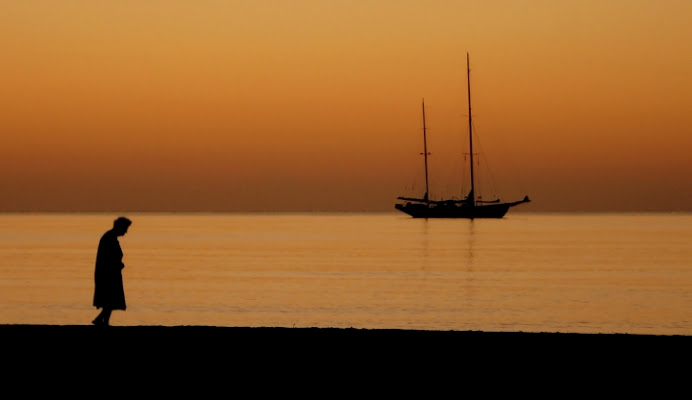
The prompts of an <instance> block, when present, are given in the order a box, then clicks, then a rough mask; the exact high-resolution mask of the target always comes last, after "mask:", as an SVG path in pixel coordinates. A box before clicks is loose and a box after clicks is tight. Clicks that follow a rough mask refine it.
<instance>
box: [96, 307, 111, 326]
mask: <svg viewBox="0 0 692 400" xmlns="http://www.w3.org/2000/svg"><path fill="white" fill-rule="evenodd" d="M111 311H112V310H111V309H109V308H102V309H101V312H100V313H99V315H97V316H96V319H94V320H93V321H91V323H92V324H94V325H108V322H109V320H110V318H111Z"/></svg>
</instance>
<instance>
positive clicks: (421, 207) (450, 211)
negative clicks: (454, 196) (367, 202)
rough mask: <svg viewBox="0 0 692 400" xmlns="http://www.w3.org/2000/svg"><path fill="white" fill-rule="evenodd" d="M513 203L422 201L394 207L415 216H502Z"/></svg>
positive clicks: (469, 217)
mask: <svg viewBox="0 0 692 400" xmlns="http://www.w3.org/2000/svg"><path fill="white" fill-rule="evenodd" d="M512 205H513V204H511V203H501V204H490V205H482V206H469V205H456V204H436V205H430V206H428V205H426V204H420V203H404V204H395V205H394V207H395V208H396V209H397V210H399V211H401V212H404V213H406V214H408V215H410V216H412V217H413V218H467V219H474V218H502V217H504V216H505V214H506V213H507V211H508V210H509V208H510V207H511V206H512Z"/></svg>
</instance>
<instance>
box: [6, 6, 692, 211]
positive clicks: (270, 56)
mask: <svg viewBox="0 0 692 400" xmlns="http://www.w3.org/2000/svg"><path fill="white" fill-rule="evenodd" d="M690 21H692V1H689V0H563V1H553V0H543V1H538V0H522V1H516V0H504V1H500V0H497V1H493V0H490V1H480V0H478V1H465V0H446V1H445V0H410V1H406V0H338V1H330V0H293V1H283V0H252V1H250V0H247V1H241V0H236V1H229V0H224V1H222V0H216V1H212V0H195V1H175V0H158V1H153V0H119V1H106V2H103V1H88V0H82V1H72V0H61V1H51V0H45V1H39V0H4V1H2V2H0V55H1V58H0V88H1V90H0V211H3V212H11V211H245V210H250V211H254V210H271V211H312V210H317V211H349V210H356V211H361V210H373V211H387V210H393V207H394V203H395V202H396V197H397V196H399V195H418V196H420V195H421V194H422V193H423V190H424V188H423V185H422V183H423V175H422V174H423V172H422V171H423V168H422V167H423V158H422V156H421V155H420V153H421V151H422V117H421V101H422V99H423V98H425V105H426V117H427V118H426V125H427V128H428V138H429V140H428V146H429V148H428V150H429V151H430V152H431V153H432V155H431V158H430V171H431V175H434V177H433V176H431V179H432V181H431V185H433V186H432V187H431V194H432V196H433V197H438V198H439V197H440V196H442V195H455V193H459V196H461V194H462V193H461V189H460V185H461V183H459V182H458V181H460V180H461V178H460V177H456V175H458V174H459V173H460V172H455V171H460V168H461V167H460V166H461V165H462V163H463V161H464V159H463V154H464V152H465V151H468V150H467V149H465V148H464V146H465V145H466V144H467V143H466V142H467V139H466V135H467V108H466V107H467V103H466V53H467V52H468V53H469V54H470V59H471V91H472V96H473V98H472V102H473V103H472V106H473V117H474V129H475V131H476V133H477V134H478V141H477V143H478V146H477V147H476V148H475V150H476V151H477V152H480V154H481V157H480V159H481V163H482V164H481V165H483V166H484V165H489V168H490V170H491V172H492V177H493V182H494V187H495V188H496V189H497V192H498V194H499V195H500V196H501V197H502V199H503V200H507V201H511V200H517V199H519V198H522V197H523V196H524V195H525V194H527V195H529V196H530V197H531V198H532V200H533V201H532V202H531V203H529V204H525V205H522V206H520V207H518V208H517V210H519V209H521V210H526V211H670V210H674V211H676V210H677V211H692V157H691V156H690V152H691V151H692V132H691V129H692V25H691V24H690ZM486 161H487V164H486ZM455 168H456V169H455ZM479 170H480V171H484V170H483V168H479ZM455 174H456V175H455ZM454 179H456V180H457V182H455V181H454ZM449 193H451V194H449ZM463 194H465V193H463Z"/></svg>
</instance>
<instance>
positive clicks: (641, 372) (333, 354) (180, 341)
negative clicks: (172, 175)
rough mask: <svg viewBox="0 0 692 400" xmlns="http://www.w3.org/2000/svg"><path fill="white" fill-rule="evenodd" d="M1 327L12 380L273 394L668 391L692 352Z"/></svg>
mask: <svg viewBox="0 0 692 400" xmlns="http://www.w3.org/2000/svg"><path fill="white" fill-rule="evenodd" d="M0 335H1V337H2V340H3V343H4V346H5V353H4V355H5V357H4V363H5V365H6V366H11V367H12V369H11V373H10V375H8V376H9V377H11V376H12V373H18V374H20V375H22V374H23V373H24V372H27V373H30V374H31V375H32V376H42V375H45V374H48V375H50V376H53V377H54V376H61V374H66V375H68V376H77V377H79V379H82V377H90V378H89V379H92V378H97V377H99V376H105V377H108V379H107V381H111V380H113V379H115V381H119V380H121V379H122V380H124V381H125V382H127V384H130V383H132V381H131V380H132V379H134V381H135V382H136V381H140V382H142V383H143V384H144V383H147V384H150V383H151V380H152V379H164V378H156V377H165V379H166V382H168V383H167V384H166V385H165V390H166V391H167V392H168V391H170V390H171V389H172V388H171V387H170V384H171V379H173V380H175V379H180V381H179V382H178V383H180V384H181V385H182V386H185V387H187V386H188V385H189V384H190V383H191V382H198V381H199V380H200V379H202V380H205V381H206V380H209V381H210V385H212V386H216V385H225V384H233V385H244V384H247V383H248V382H249V381H252V380H253V379H257V377H258V376H259V377H261V379H263V380H264V379H268V378H269V377H271V379H269V380H268V381H267V382H265V383H264V384H263V385H268V386H267V387H261V388H259V389H262V390H272V391H274V390H278V388H277V387H274V386H273V385H275V384H277V382H282V384H286V381H287V380H288V381H290V382H293V384H294V385H299V386H300V385H302V384H307V383H305V382H303V380H306V381H309V382H314V381H316V380H317V381H319V382H322V383H327V382H328V383H330V384H331V385H345V386H347V387H348V389H346V388H344V390H354V387H361V386H362V385H366V383H368V382H369V383H370V384H371V385H375V386H376V387H379V388H380V389H382V386H383V385H384V386H385V387H388V386H389V385H390V384H391V385H393V386H394V387H392V388H391V390H396V391H402V390H403V391H404V393H405V392H406V388H407V387H408V386H406V385H411V386H410V387H411V388H413V387H420V385H421V384H423V382H425V383H426V384H430V383H431V382H432V384H433V385H435V387H436V388H443V387H448V386H449V385H457V384H459V385H461V384H462V382H463V383H464V385H466V386H467V387H471V386H477V385H479V384H480V382H486V381H487V380H488V378H489V377H492V379H493V380H496V382H497V384H498V385H503V386H502V387H498V388H496V389H497V390H500V389H502V390H506V389H507V387H506V386H504V385H508V384H510V382H514V384H517V383H519V384H522V385H539V386H540V387H544V386H543V385H545V384H548V383H551V384H557V383H561V384H564V385H578V387H580V388H581V389H580V390H584V388H585V387H587V386H588V387H591V386H593V385H596V383H600V384H605V385H609V386H612V385H615V384H616V382H623V380H626V381H627V382H628V383H627V385H628V386H627V387H626V388H624V387H623V388H620V389H618V390H620V391H624V392H628V391H631V390H633V389H635V387H633V386H631V385H632V383H635V384H642V385H645V386H650V385H652V384H653V382H659V380H660V379H662V378H660V377H661V376H664V377H665V379H666V381H667V384H666V385H665V386H664V387H662V388H661V390H663V389H665V390H669V389H671V388H673V387H675V385H677V384H681V383H683V382H686V381H687V376H688V374H689V372H690V369H689V367H688V365H689V359H690V356H691V355H692V350H691V349H692V337H690V336H656V335H633V334H576V333H523V332H476V331H416V330H370V329H352V328H349V329H341V328H328V329H325V328H271V327H266V328H244V327H205V326H174V327H163V326H128V327H123V326H110V327H95V326H91V325H84V326H71V325H68V326H63V325H50V326H48V325H0ZM176 377H177V378H176ZM248 379H249V381H246V380H248ZM296 379H298V381H296ZM638 379H641V382H639V383H638V381H637V380H638ZM301 382H302V383H301ZM532 382H533V383H532ZM539 382H541V383H539ZM402 384H404V386H402ZM309 385H310V386H311V387H312V384H309ZM366 386H367V385H366ZM313 389H314V388H313ZM486 389H493V388H492V387H490V388H486ZM524 389H526V388H524ZM162 390H163V389H162ZM624 392H620V394H622V393H624ZM659 394H660V393H659ZM326 397H332V396H331V395H330V396H326ZM426 397H427V396H426ZM430 397H438V396H430ZM557 397H562V396H557Z"/></svg>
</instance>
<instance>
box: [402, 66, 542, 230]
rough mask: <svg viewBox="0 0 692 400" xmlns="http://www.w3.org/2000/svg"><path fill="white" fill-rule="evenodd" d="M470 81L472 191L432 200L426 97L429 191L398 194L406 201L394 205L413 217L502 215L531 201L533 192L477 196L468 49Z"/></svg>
mask: <svg viewBox="0 0 692 400" xmlns="http://www.w3.org/2000/svg"><path fill="white" fill-rule="evenodd" d="M466 82H467V93H468V113H469V114H468V119H469V121H468V122H469V161H470V175H471V191H470V192H469V194H468V195H467V196H466V198H464V199H446V200H445V199H443V200H431V199H430V194H429V185H428V155H429V153H428V148H427V137H426V127H425V101H423V156H424V160H425V161H424V162H425V193H424V194H423V197H422V198H414V197H402V196H399V197H397V199H398V200H403V202H399V203H396V204H395V205H394V208H396V209H397V210H399V211H401V212H404V213H406V214H408V215H410V216H412V217H413V218H468V219H474V218H502V217H504V216H505V214H506V213H507V211H509V209H510V208H511V207H515V206H518V205H519V204H523V203H528V202H530V201H531V200H530V199H529V196H524V198H523V199H521V200H517V201H512V202H502V201H501V200H500V199H495V200H481V199H480V198H478V199H477V198H476V190H475V176H474V170H473V131H472V129H473V125H472V120H471V69H470V67H469V54H468V53H466Z"/></svg>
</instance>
